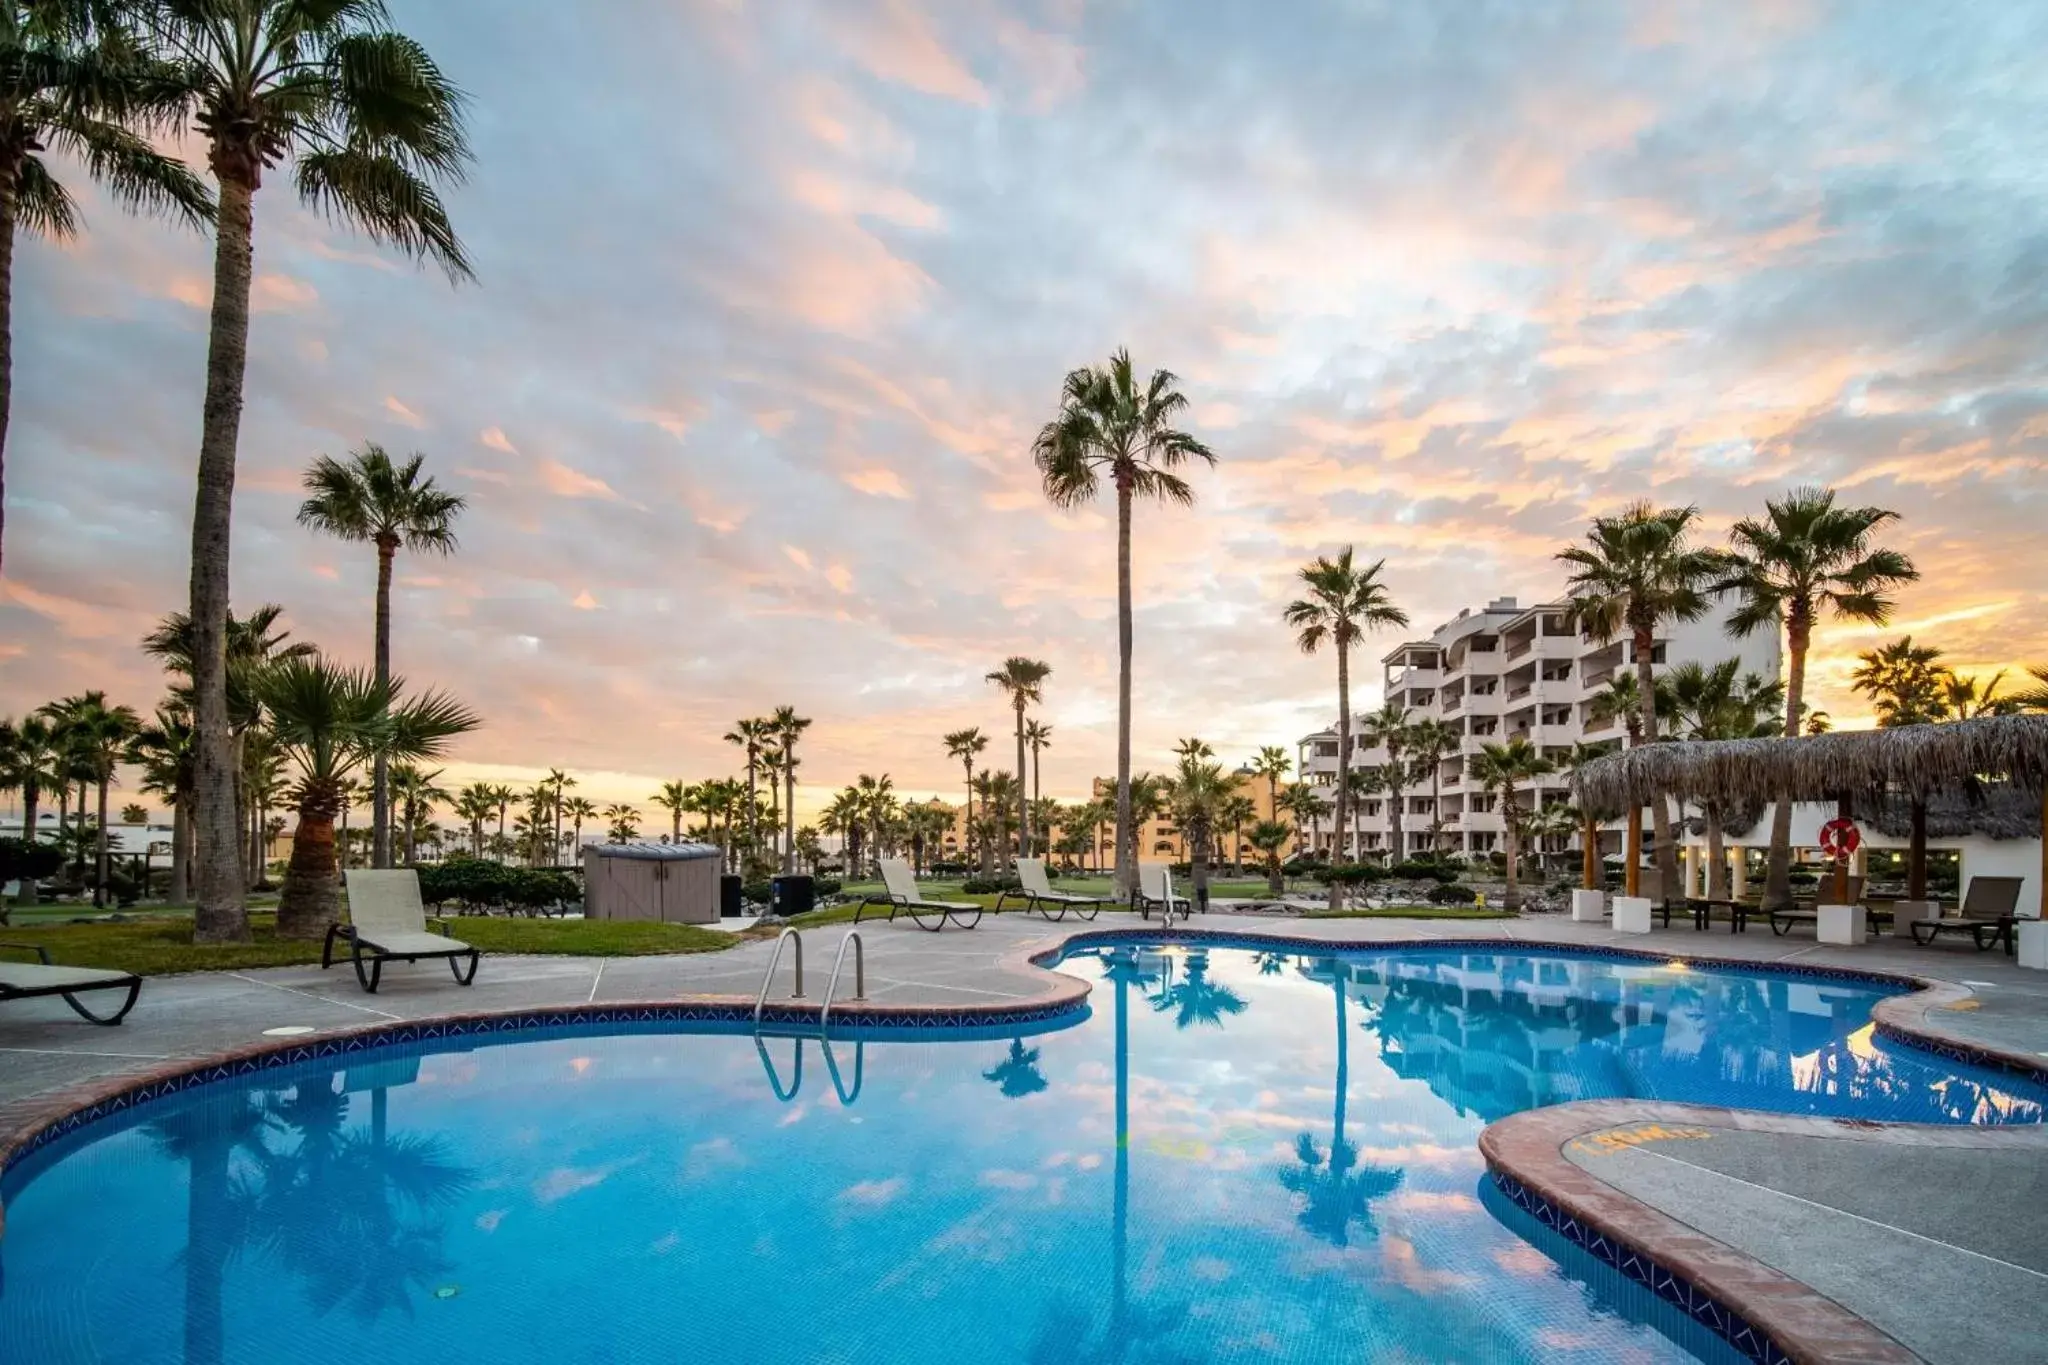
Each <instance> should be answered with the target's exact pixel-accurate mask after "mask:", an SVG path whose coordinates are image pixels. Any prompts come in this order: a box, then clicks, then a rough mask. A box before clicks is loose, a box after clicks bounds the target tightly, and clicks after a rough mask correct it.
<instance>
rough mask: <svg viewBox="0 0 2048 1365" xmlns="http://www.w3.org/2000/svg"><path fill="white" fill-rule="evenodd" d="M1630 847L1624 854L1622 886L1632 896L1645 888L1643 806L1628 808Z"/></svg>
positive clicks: (1628, 840)
mask: <svg viewBox="0 0 2048 1365" xmlns="http://www.w3.org/2000/svg"><path fill="white" fill-rule="evenodd" d="M1626 842H1627V844H1628V847H1627V849H1626V850H1625V852H1624V853H1623V855H1622V886H1623V888H1624V889H1625V890H1626V891H1627V892H1628V894H1629V895H1631V896H1640V895H1641V894H1642V890H1643V808H1642V807H1641V806H1639V805H1638V806H1630V807H1629V810H1628V838H1627V840H1626Z"/></svg>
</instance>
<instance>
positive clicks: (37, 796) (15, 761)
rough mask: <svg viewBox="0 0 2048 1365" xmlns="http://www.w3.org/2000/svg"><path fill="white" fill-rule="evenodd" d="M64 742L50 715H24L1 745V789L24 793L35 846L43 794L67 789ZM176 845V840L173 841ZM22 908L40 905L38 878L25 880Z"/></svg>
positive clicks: (26, 833)
mask: <svg viewBox="0 0 2048 1365" xmlns="http://www.w3.org/2000/svg"><path fill="white" fill-rule="evenodd" d="M63 762H64V741H63V738H62V736H61V735H60V734H59V733H58V730H57V726H56V724H55V723H54V722H53V721H51V720H50V718H49V717H48V716H46V715H30V716H24V717H22V719H21V720H20V721H19V722H18V723H17V724H15V725H14V726H13V727H12V732H11V734H10V735H9V741H8V743H7V744H6V745H5V746H0V787H6V788H8V789H10V790H14V791H19V792H20V793H21V837H22V840H23V842H25V843H31V844H32V843H34V842H36V840H37V839H38V838H40V837H41V831H39V830H38V829H37V828H36V807H37V805H38V804H39V802H40V800H41V797H42V794H43V791H44V790H45V789H46V788H49V787H60V788H61V787H64V786H65V785H66V784H67V782H68V780H69V779H68V778H66V777H65V775H64V768H63ZM173 842H174V843H175V838H174V840H173ZM16 903H17V904H20V905H34V904H35V903H36V879H35V878H34V877H23V878H22V879H21V892H20V895H19V896H18V897H17V898H16Z"/></svg>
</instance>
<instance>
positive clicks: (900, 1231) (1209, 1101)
mask: <svg viewBox="0 0 2048 1365" xmlns="http://www.w3.org/2000/svg"><path fill="white" fill-rule="evenodd" d="M1061 969H1062V970H1065V971H1069V972H1073V973H1076V974H1078V975H1080V976H1082V977H1084V978H1086V979H1088V980H1089V981H1090V982H1091V983H1093V986H1094V989H1093V991H1092V993H1091V996H1090V1009H1089V1012H1088V1013H1087V1014H1086V1015H1085V1017H1080V1018H1078V1019H1077V1020H1076V1021H1075V1022H1072V1023H1070V1024H1067V1025H1066V1026H1064V1027H1061V1026H1059V1025H1057V1024H1056V1025H1053V1026H1050V1031H1044V1032H1039V1033H1037V1034H1035V1035H1023V1034H1019V1035H1017V1036H1011V1035H1008V1034H994V1033H990V1032H988V1031H985V1030H984V1031H981V1032H979V1033H974V1034H968V1035H962V1036H959V1037H954V1038H948V1039H947V1040H945V1041H938V1040H934V1039H932V1038H929V1037H923V1036H919V1037H908V1036H900V1035H899V1036H898V1037H896V1038H890V1039H882V1038H880V1037H878V1036H877V1035H875V1034H874V1033H872V1032H870V1033H869V1034H868V1035H867V1037H869V1038H872V1039H874V1041H866V1042H855V1041H854V1040H853V1038H852V1036H848V1037H846V1038H845V1039H844V1040H842V1039H841V1037H840V1035H839V1030H837V1029H836V1028H835V1041H834V1043H833V1045H832V1047H831V1048H830V1049H829V1052H828V1051H824V1050H821V1048H820V1046H819V1044H818V1043H817V1042H816V1041H815V1040H811V1041H808V1042H797V1041H795V1040H792V1039H788V1038H780V1039H771V1040H765V1045H764V1046H759V1047H757V1043H756V1041H755V1040H754V1039H753V1038H751V1037H749V1036H746V1035H745V1034H744V1033H741V1032H736V1031H734V1030H733V1029H730V1028H727V1029H724V1030H719V1031H697V1032H677V1031H654V1030H641V1031H628V1032H610V1033H606V1032H601V1031H599V1030H598V1029H596V1028H594V1027H589V1026H585V1027H580V1028H564V1029H555V1030H551V1031H548V1032H546V1033H544V1034H540V1035H519V1036H518V1037H519V1040H518V1041H514V1042H509V1043H506V1042H501V1041H499V1039H497V1038H471V1039H468V1040H465V1041H464V1043H463V1044H462V1045H460V1046H456V1045H451V1044H449V1043H446V1042H441V1043H436V1044H430V1045H420V1044H409V1045H402V1046H397V1047H388V1048H380V1049H376V1050H373V1051H370V1052H366V1053H360V1054H355V1055H353V1056H349V1057H346V1058H342V1059H337V1060H334V1061H323V1062H320V1063H317V1064H310V1065H307V1064H301V1065H298V1066H295V1067H291V1068H285V1069H275V1070H269V1071H265V1072H262V1073H260V1074H256V1075H252V1076H249V1077H245V1078H242V1079H240V1080H237V1081H230V1082H221V1083H217V1084H214V1085H210V1086H206V1087H202V1088H199V1089H197V1090H194V1091H191V1092H187V1093H186V1094H183V1095H180V1096H175V1097H172V1098H170V1099H167V1100H162V1101H153V1102H151V1103H149V1104H146V1105H143V1106H140V1107H138V1108H137V1109H135V1110H132V1111H129V1112H127V1113H124V1114H123V1115H121V1116H119V1117H118V1118H115V1119H111V1120H108V1121H106V1122H104V1123H100V1124H96V1125H93V1126H91V1127H89V1128H88V1129H85V1130H82V1131H81V1132H80V1133H79V1134H77V1135H76V1136H74V1137H72V1138H69V1139H65V1140H63V1141H61V1142H59V1143H56V1144H53V1145H52V1146H51V1147H49V1148H47V1149H45V1150H44V1151H42V1152H38V1153H37V1154H35V1155H34V1156H33V1157H31V1158H29V1159H28V1160H26V1161H25V1162H23V1163H21V1164H19V1165H18V1166H16V1167H15V1168H13V1169H11V1170H10V1171H9V1172H8V1173H7V1176H6V1178H5V1181H4V1183H0V1196H4V1199H5V1206H6V1227H5V1234H4V1236H0V1275H4V1278H0V1359H4V1360H8V1361H15V1360H20V1361H36V1362H99V1361H110V1362H112V1361H118V1362H124V1365H125V1363H126V1362H138V1363H139V1362H182V1363H183V1365H213V1362H232V1363H233V1365H254V1363H255V1362H263V1363H264V1365H269V1362H275V1361H285V1360H290V1361H305V1362H337V1363H339V1362H348V1363H349V1365H360V1362H363V1361H368V1360H374V1361H379V1362H391V1363H392V1365H422V1363H424V1362H434V1365H444V1363H446V1362H457V1361H471V1360H476V1361H490V1362H494V1363H495V1365H506V1363H507V1362H520V1361H529V1360H532V1361H541V1360H545V1361H550V1362H574V1363H575V1365H612V1363H613V1362H626V1361H639V1360H655V1359H660V1360H671V1359H675V1360H696V1361H711V1362H717V1361H746V1362H755V1361H775V1362H781V1361H789V1362H796V1361H805V1362H809V1361H833V1362H864V1361H911V1362H920V1361H939V1360H944V1361H948V1362H958V1361H961V1360H974V1361H982V1360H989V1361H1022V1362H1030V1363H1031V1365H1049V1363H1050V1362H1054V1361H1061V1362H1064V1361H1084V1360H1087V1361H1098V1360H1099V1361H1109V1360H1118V1361H1126V1362H1169V1361H1171V1362H1196V1361H1219V1362H1220V1361H1225V1360H1230V1361H1237V1360H1260V1361H1274V1362H1289V1363H1292V1362H1321V1361H1334V1360H1340V1359H1341V1360H1346V1361H1352V1360H1383V1361H1413V1360H1469V1361H1524V1360H1544V1361H1549V1360H1582V1361H1628V1360H1635V1361H1645V1362H1650V1361H1665V1360H1688V1359H1697V1358H1704V1359H1709V1360H1722V1359H1727V1358H1730V1353H1729V1352H1728V1351H1727V1350H1726V1348H1725V1347H1723V1346H1722V1345H1721V1344H1720V1343H1719V1342H1718V1341H1716V1340H1714V1339H1713V1338H1711V1337H1709V1336H1707V1335H1706V1334H1705V1333H1704V1332H1703V1330H1702V1329H1699V1328H1697V1327H1695V1326H1694V1325H1693V1324H1691V1323H1690V1322H1688V1321H1686V1320H1684V1319H1683V1318H1681V1317H1679V1316H1678V1315H1677V1314H1676V1313H1675V1312H1674V1311H1672V1310H1670V1309H1668V1308H1667V1307H1666V1306H1664V1305H1662V1304H1661V1303H1659V1302H1658V1301H1656V1300H1654V1299H1653V1298H1651V1297H1650V1296H1649V1295H1648V1293H1647V1292H1646V1291H1643V1290H1641V1289H1640V1288H1639V1287H1637V1286H1634V1285H1632V1284H1629V1283H1628V1282H1626V1281H1623V1280H1622V1279H1621V1278H1620V1277H1619V1276H1618V1275H1617V1274H1615V1273H1614V1272H1612V1271H1608V1270H1606V1269H1605V1268H1603V1267H1599V1266H1597V1265H1593V1264H1592V1263H1590V1262H1588V1261H1587V1260H1585V1259H1584V1258H1583V1257H1578V1258H1576V1259H1575V1258H1574V1254H1573V1253H1572V1252H1571V1251H1570V1250H1569V1249H1567V1248H1565V1247H1563V1246H1562V1245H1561V1244H1554V1243H1553V1240H1552V1239H1550V1237H1549V1235H1548V1234H1543V1233H1541V1231H1540V1230H1539V1229H1535V1228H1534V1227H1533V1225H1532V1224H1529V1223H1528V1222H1527V1220H1526V1219H1525V1218H1524V1217H1523V1215H1521V1214H1520V1213H1519V1211H1518V1210H1515V1209H1514V1208H1513V1207H1512V1206H1510V1205H1508V1204H1507V1203H1506V1201H1505V1200H1503V1199H1501V1198H1500V1197H1499V1196H1498V1195H1497V1194H1496V1193H1495V1192H1494V1191H1493V1189H1492V1186H1491V1182H1490V1181H1489V1180H1488V1179H1487V1177H1486V1175H1485V1172H1484V1168H1483V1165H1482V1163H1481V1160H1480V1157H1479V1154H1478V1151H1477V1148H1476V1142H1477V1138H1478V1134H1479V1131H1480V1129H1481V1128H1483V1127H1484V1126H1485V1124H1486V1123H1488V1122H1490V1121H1491V1120H1493V1119H1496V1118H1499V1117H1502V1116H1504V1115H1506V1114H1510V1113H1514V1112H1517V1111H1519V1110H1522V1109H1526V1108H1529V1107H1532V1106H1535V1105H1542V1104H1553V1103H1559V1102H1562V1101H1566V1100H1572V1099H1581V1098H1598V1097H1610V1096H1647V1097H1654V1098H1658V1099H1676V1100H1688V1101H1697V1102H1703V1103H1712V1104H1728V1105H1736V1106H1742V1107H1751V1108H1767V1109H1774V1110H1783V1111H1791V1112H1806V1113H1824V1114H1842V1115H1856V1116H1861V1117H1867V1118H1873V1119H1895V1120H1913V1121H1936V1122H1957V1121H1979V1122H2038V1121H2040V1119H2041V1118H2042V1114H2043V1105H2044V1102H2048V1093H2044V1092H2043V1089H2042V1087H2040V1086H2038V1085H2036V1084H2034V1083H2032V1082H2027V1081H2023V1080H2018V1079H2015V1078H2013V1077H2010V1076H2004V1075H2000V1074H1996V1073H1992V1072H1988V1071H1976V1070H1972V1069H1970V1068H1967V1067H1959V1066H1956V1065H1954V1064H1952V1063H1949V1062H1947V1061H1943V1060H1941V1059H1939V1058H1936V1057H1934V1056H1933V1055H1931V1054H1926V1053H1921V1052H1917V1051H1915V1050H1913V1049H1910V1048H1901V1047H1895V1046H1893V1045H1891V1044H1889V1043H1887V1042H1884V1041H1882V1040H1878V1039H1875V1038H1874V1037H1873V1036H1872V1032H1871V1029H1870V1027H1869V1012H1870V1008H1871V1006H1872V1004H1873V1003H1874V1002H1875V1001H1876V1000H1878V999H1879V998H1881V997H1882V996H1883V995H1884V994H1886V993H1887V992H1886V990H1885V989H1884V988H1882V987H1879V986H1875V985H1871V984H1865V983H1859V982H1854V981H1843V980H1838V979H1825V978H1798V977H1789V976H1774V975H1770V974H1766V973H1761V972H1749V971H1733V970H1731V971H1725V972H1724V971H1706V970H1688V969H1684V968H1682V967H1673V966H1667V965H1663V964H1657V963H1651V962H1641V961H1624V960H1617V959H1601V958H1595V957H1586V956H1574V955H1569V954H1563V953H1555V954H1553V953H1544V952H1530V953H1523V952H1516V953H1512V954H1505V953H1500V952H1491V951H1474V950H1466V949H1458V950H1450V949H1430V950H1401V951H1387V950H1384V949H1382V950H1360V951H1356V952H1347V953H1342V954H1335V953H1330V952H1323V951H1314V952H1309V951H1301V952H1293V951H1288V952H1276V951H1265V952H1254V951H1249V950H1241V949H1226V948H1207V947H1203V946H1200V945H1176V946H1167V947H1163V948H1162V947H1151V946H1144V945H1139V944H1135V943H1133V944H1119V945H1116V946H1113V947H1112V946H1096V947H1089V948H1084V949H1080V950H1078V951H1076V952H1075V953H1073V954H1072V955H1071V956H1070V957H1069V958H1068V959H1067V960H1066V961H1065V962H1064V963H1063V964H1062V968H1061ZM1040 1027H1042V1028H1043V1027H1047V1026H1040ZM799 1061H800V1063H801V1067H802V1073H801V1075H799V1074H798V1070H797V1064H798V1063H799ZM1554 1257H1555V1258H1557V1259H1553V1258H1554ZM1561 1262H1562V1264H1561Z"/></svg>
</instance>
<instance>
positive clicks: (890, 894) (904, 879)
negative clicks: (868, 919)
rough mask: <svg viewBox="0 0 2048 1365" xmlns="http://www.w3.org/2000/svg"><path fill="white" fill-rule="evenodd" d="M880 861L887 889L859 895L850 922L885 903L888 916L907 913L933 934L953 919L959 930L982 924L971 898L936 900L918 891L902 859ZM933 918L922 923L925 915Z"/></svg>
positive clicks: (913, 874) (857, 922) (915, 879)
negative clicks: (862, 895)
mask: <svg viewBox="0 0 2048 1365" xmlns="http://www.w3.org/2000/svg"><path fill="white" fill-rule="evenodd" d="M881 863H882V885H883V886H884V887H885V888H887V889H886V890H885V891H883V892H882V893H881V894H879V895H868V896H865V897H862V899H861V903H860V904H859V905H858V906H857V907H855V909H854V912H853V922H854V923H855V924H859V923H860V921H861V917H862V916H863V915H865V914H867V912H868V907H869V906H871V905H887V906H888V907H889V918H890V919H891V920H894V919H895V918H896V915H897V912H898V911H901V912H902V913H903V914H906V915H908V916H910V919H911V922H912V923H913V924H915V925H916V926H917V927H918V928H920V929H926V930H929V931H930V932H932V933H934V934H936V933H937V932H939V930H941V929H943V928H945V927H946V921H947V920H949V919H950V920H952V921H953V923H955V924H957V925H959V926H960V927H961V928H962V929H972V928H973V927H974V926H975V925H977V924H979V923H981V907H980V906H979V905H976V904H975V903H974V902H973V901H935V900H929V899H927V898H926V897H924V896H923V895H921V894H919V892H918V889H917V874H915V873H913V872H912V871H911V870H910V864H909V863H906V862H904V861H903V860H902V859H901V858H884V859H882V860H881ZM927 916H929V917H930V918H931V920H932V922H931V923H930V924H926V923H925V919H926V917H927Z"/></svg>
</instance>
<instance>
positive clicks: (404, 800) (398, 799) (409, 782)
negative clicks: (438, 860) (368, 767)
mask: <svg viewBox="0 0 2048 1365" xmlns="http://www.w3.org/2000/svg"><path fill="white" fill-rule="evenodd" d="M441 772H442V770H441V769H439V768H436V769H434V771H432V772H430V773H423V772H421V771H420V770H419V769H418V768H417V767H415V766H413V765H412V764H410V763H401V764H398V765H396V766H394V767H392V768H391V769H390V790H391V799H392V800H393V801H394V802H395V803H397V805H398V807H399V809H400V810H401V811H402V812H403V813H404V818H403V820H402V821H401V823H402V824H403V825H404V827H405V865H406V866H407V867H411V866H413V865H414V864H415V863H416V862H418V852H419V833H420V823H421V821H422V819H423V818H424V817H427V816H431V815H432V814H433V812H434V807H435V806H436V805H437V804H439V803H440V802H443V801H447V800H450V799H452V798H450V796H449V795H448V793H447V792H445V791H443V790H441V788H439V787H437V786H435V785H434V783H435V782H437V781H439V780H440V777H441ZM539 790H540V791H542V792H544V791H545V790H546V788H541V789H539ZM536 794H538V792H537V793H536Z"/></svg>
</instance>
